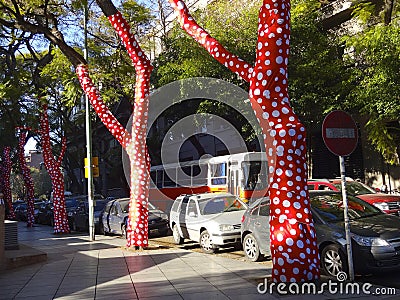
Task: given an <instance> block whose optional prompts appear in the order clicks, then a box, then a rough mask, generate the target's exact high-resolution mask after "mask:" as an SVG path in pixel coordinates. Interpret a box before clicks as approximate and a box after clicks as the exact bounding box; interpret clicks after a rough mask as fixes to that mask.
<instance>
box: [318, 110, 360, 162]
mask: <svg viewBox="0 0 400 300" xmlns="http://www.w3.org/2000/svg"><path fill="white" fill-rule="evenodd" d="M322 138H323V139H324V142H325V145H326V147H327V148H328V149H329V151H331V152H332V153H333V154H335V155H338V156H346V155H350V154H351V153H352V152H353V151H354V149H355V148H356V146H357V142H358V131H357V125H356V123H355V122H354V120H353V118H352V117H351V116H350V115H349V114H348V113H346V112H344V111H342V110H335V111H332V112H330V113H329V114H328V115H327V116H326V117H325V119H324V122H323V123H322Z"/></svg>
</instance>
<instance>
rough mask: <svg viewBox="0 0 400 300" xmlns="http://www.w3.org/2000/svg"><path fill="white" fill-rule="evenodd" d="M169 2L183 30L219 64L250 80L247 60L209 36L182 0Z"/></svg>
mask: <svg viewBox="0 0 400 300" xmlns="http://www.w3.org/2000/svg"><path fill="white" fill-rule="evenodd" d="M169 3H170V4H171V6H172V7H173V9H174V10H175V13H176V16H177V19H178V21H179V24H180V26H181V28H182V29H183V30H185V31H186V32H187V33H188V34H189V35H190V36H191V37H193V38H194V39H195V40H196V41H197V42H198V43H199V44H200V45H201V46H202V47H203V48H204V49H206V50H207V51H208V53H210V55H211V56H212V57H213V58H214V59H216V60H217V61H218V62H219V63H220V64H222V65H224V66H225V67H227V68H228V69H229V70H231V71H232V72H234V73H236V74H237V75H239V76H240V77H242V78H243V79H244V80H245V81H247V82H249V81H250V77H251V73H252V72H253V68H251V66H250V65H249V64H248V63H247V62H245V61H244V60H242V59H241V58H239V57H237V56H236V55H234V54H232V53H231V52H229V51H228V50H227V49H225V48H224V47H223V46H222V45H221V44H220V43H219V42H218V41H217V40H216V39H214V38H213V37H211V36H210V34H209V33H208V32H207V31H205V30H204V29H203V28H202V27H201V26H200V25H198V24H197V23H196V21H195V20H194V18H193V17H192V16H191V15H190V13H189V10H188V8H187V6H186V4H185V3H183V1H180V0H169ZM244 70H245V71H244Z"/></svg>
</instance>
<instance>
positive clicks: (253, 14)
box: [152, 0, 259, 88]
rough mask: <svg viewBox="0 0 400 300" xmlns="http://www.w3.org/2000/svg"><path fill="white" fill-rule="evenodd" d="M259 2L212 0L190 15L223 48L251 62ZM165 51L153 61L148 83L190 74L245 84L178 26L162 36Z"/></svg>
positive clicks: (163, 81)
mask: <svg viewBox="0 0 400 300" xmlns="http://www.w3.org/2000/svg"><path fill="white" fill-rule="evenodd" d="M258 9H259V4H258V3H257V4H256V3H255V2H254V1H253V2H251V3H248V5H247V6H245V7H244V6H243V2H242V1H237V0H236V1H227V0H222V1H215V2H212V3H211V4H210V5H209V6H207V8H205V9H204V10H199V11H197V12H196V13H194V14H193V16H194V18H195V19H196V21H197V22H198V23H199V25H201V26H202V27H204V28H205V29H206V30H207V31H208V32H209V33H210V34H211V35H212V36H213V37H215V38H216V39H217V40H218V41H219V42H220V43H221V44H222V45H223V46H224V47H225V48H227V49H228V50H229V51H231V52H232V53H234V54H236V55H238V56H239V57H241V58H243V59H245V60H247V61H248V62H250V63H252V62H254V59H255V48H254V47H255V44H256V41H257V18H258ZM165 48H166V50H165V51H164V52H163V53H162V54H161V55H160V56H159V57H158V58H157V59H156V60H155V62H154V65H155V70H154V72H153V77H152V82H153V84H154V85H155V86H156V87H160V86H163V85H165V84H167V83H170V82H172V81H175V80H179V79H185V78H191V77H213V78H219V79H224V80H227V81H229V82H232V83H234V84H237V85H239V86H241V87H244V88H246V87H247V84H246V83H244V82H243V81H242V80H240V79H238V77H237V76H236V75H235V74H233V73H232V72H231V71H230V70H228V69H227V68H225V67H224V66H222V65H221V64H219V63H218V62H217V61H215V60H214V59H213V58H212V57H211V56H210V55H209V54H208V53H207V52H206V50H204V49H203V48H202V47H201V46H199V45H198V44H197V43H196V42H195V41H194V40H193V39H192V38H191V37H189V36H188V35H187V34H186V33H185V32H183V30H182V29H181V28H178V26H175V27H174V28H173V29H172V30H171V31H170V33H169V36H168V37H167V39H166V45H165Z"/></svg>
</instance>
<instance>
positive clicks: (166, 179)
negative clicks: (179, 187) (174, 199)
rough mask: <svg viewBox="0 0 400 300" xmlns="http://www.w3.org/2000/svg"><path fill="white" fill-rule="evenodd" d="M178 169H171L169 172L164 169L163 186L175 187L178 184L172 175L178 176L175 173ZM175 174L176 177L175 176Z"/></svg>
mask: <svg viewBox="0 0 400 300" xmlns="http://www.w3.org/2000/svg"><path fill="white" fill-rule="evenodd" d="M175 172H176V170H175V169H169V170H168V172H167V171H165V170H164V182H163V187H174V186H176V184H175V181H174V179H175V178H173V179H172V178H171V177H170V176H174V175H175V176H176V174H175ZM175 176H174V177H175Z"/></svg>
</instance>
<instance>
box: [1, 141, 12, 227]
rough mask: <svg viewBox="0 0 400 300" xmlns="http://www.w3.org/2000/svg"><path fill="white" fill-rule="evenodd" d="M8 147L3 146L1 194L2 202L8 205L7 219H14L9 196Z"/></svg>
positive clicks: (9, 167)
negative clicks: (2, 196)
mask: <svg viewBox="0 0 400 300" xmlns="http://www.w3.org/2000/svg"><path fill="white" fill-rule="evenodd" d="M10 152H11V148H10V147H5V148H4V150H3V170H2V172H1V176H2V180H3V184H2V186H3V195H4V202H5V204H6V205H7V207H8V214H7V216H6V218H7V219H8V220H15V212H14V207H13V206H12V196H11V183H10V174H11V158H10Z"/></svg>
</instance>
